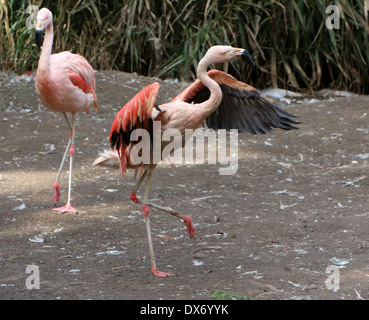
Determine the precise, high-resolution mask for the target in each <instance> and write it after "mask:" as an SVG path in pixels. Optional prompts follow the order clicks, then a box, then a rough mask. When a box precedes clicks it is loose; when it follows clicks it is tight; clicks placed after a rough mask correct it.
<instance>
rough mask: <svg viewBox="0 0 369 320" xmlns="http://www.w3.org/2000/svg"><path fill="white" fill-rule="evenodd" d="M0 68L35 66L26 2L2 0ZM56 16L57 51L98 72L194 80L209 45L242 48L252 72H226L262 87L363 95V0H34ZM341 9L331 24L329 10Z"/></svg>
mask: <svg viewBox="0 0 369 320" xmlns="http://www.w3.org/2000/svg"><path fill="white" fill-rule="evenodd" d="M0 3H1V5H0V18H1V22H0V56H1V60H0V69H5V70H13V71H15V72H18V73H22V72H25V71H27V70H30V69H32V68H35V67H37V60H38V56H39V51H38V49H37V48H36V47H35V45H34V44H33V31H32V30H28V29H27V28H26V27H25V20H26V19H27V17H28V15H27V14H26V13H25V9H26V7H27V6H28V5H29V4H30V3H31V1H20V0H0ZM32 4H36V5H38V6H40V7H48V8H49V9H50V10H51V11H52V12H53V14H54V31H55V38H54V52H59V51H63V50H70V51H72V52H74V53H79V54H82V55H84V56H86V58H87V59H88V60H89V61H90V63H91V64H92V65H93V67H94V68H95V69H116V70H122V71H127V72H137V73H139V74H143V75H149V76H157V77H161V78H167V77H172V78H179V79H181V80H191V79H193V78H194V77H195V75H196V66H197V63H198V61H199V60H200V59H201V57H202V56H203V55H204V53H205V52H206V50H207V49H208V48H209V47H210V46H211V45H214V44H230V45H233V46H238V47H243V48H246V49H248V50H249V51H250V53H251V54H252V56H253V58H254V60H255V62H256V64H257V66H258V67H257V68H256V69H254V70H252V72H251V70H250V66H248V65H245V64H239V63H231V64H229V65H225V66H216V67H218V68H225V69H226V71H229V72H231V73H232V74H234V75H235V76H236V77H238V78H240V79H242V80H244V81H247V82H249V83H251V84H253V85H254V86H257V87H259V88H263V87H267V86H274V87H283V88H288V89H294V90H306V89H308V90H317V89H320V88H323V87H331V88H336V89H346V90H351V91H354V92H357V93H369V77H368V74H369V72H368V64H369V21H368V10H369V1H368V0H359V1H357V0H314V1H308V0H266V1H251V0H240V1H235V0H219V1H214V0H199V1H192V0H178V1H172V0H123V1H122V0H110V1H100V0H78V1H72V0H57V1H47V0H44V1H42V0H39V1H32ZM330 4H335V5H337V6H338V7H339V9H340V28H339V29H333V30H329V29H327V28H326V26H325V21H326V19H327V17H328V16H329V14H327V13H326V12H325V10H326V7H327V6H328V5H330Z"/></svg>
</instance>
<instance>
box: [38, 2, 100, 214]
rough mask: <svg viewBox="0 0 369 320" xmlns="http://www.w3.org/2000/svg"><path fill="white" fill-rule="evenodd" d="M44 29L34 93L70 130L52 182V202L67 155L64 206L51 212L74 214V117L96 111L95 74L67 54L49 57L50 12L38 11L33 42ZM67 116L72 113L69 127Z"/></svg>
mask: <svg viewBox="0 0 369 320" xmlns="http://www.w3.org/2000/svg"><path fill="white" fill-rule="evenodd" d="M43 30H45V39H44V41H43V46H42V51H41V56H40V59H39V62H38V69H37V76H36V91H37V95H38V96H39V98H40V99H41V101H42V103H43V104H44V105H45V106H46V107H47V108H49V109H50V110H52V111H54V112H61V113H62V114H63V115H64V118H65V119H66V121H67V123H68V126H69V128H70V139H69V142H68V144H67V149H66V151H65V153H64V157H63V160H62V162H61V165H60V168H59V172H58V175H57V178H56V181H55V182H54V187H53V188H54V202H55V204H56V203H57V202H58V200H59V197H60V186H59V178H60V174H61V171H62V169H63V165H64V162H65V158H66V156H67V154H68V150H69V156H70V170H69V185H68V200H67V204H66V205H65V206H63V207H60V208H55V209H54V210H56V211H59V212H62V213H63V212H77V210H76V209H75V208H73V207H72V206H71V204H70V201H71V184H72V165H73V157H74V152H75V144H74V140H75V118H76V115H77V113H78V112H79V111H82V110H85V111H86V112H87V110H88V109H90V108H93V109H96V110H98V109H99V105H98V104H97V98H96V94H95V86H96V84H95V74H94V70H93V68H92V67H91V65H90V64H89V63H88V61H87V60H86V59H85V58H84V57H82V56H80V55H78V54H73V53H71V52H69V51H65V52H60V53H57V54H51V50H52V44H53V16H52V13H51V12H50V10H48V9H46V8H42V9H41V10H40V11H39V12H38V14H37V25H36V39H38V38H39V37H40V35H41V33H42V32H43ZM67 113H71V114H72V125H71V124H70V122H69V120H68V116H67Z"/></svg>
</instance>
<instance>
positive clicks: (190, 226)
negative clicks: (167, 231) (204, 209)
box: [183, 216, 195, 238]
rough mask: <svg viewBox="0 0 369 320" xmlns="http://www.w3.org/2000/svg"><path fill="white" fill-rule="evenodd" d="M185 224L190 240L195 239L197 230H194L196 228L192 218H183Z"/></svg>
mask: <svg viewBox="0 0 369 320" xmlns="http://www.w3.org/2000/svg"><path fill="white" fill-rule="evenodd" d="M183 222H184V223H185V225H186V228H187V233H188V235H189V236H190V238H194V237H195V228H194V226H193V224H192V218H191V217H189V216H185V217H184V218H183Z"/></svg>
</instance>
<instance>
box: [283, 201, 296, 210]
mask: <svg viewBox="0 0 369 320" xmlns="http://www.w3.org/2000/svg"><path fill="white" fill-rule="evenodd" d="M279 204H280V207H279V208H280V209H281V210H283V209H286V208H291V207H293V206H295V205H297V203H293V204H291V205H284V204H282V202H281V201H279Z"/></svg>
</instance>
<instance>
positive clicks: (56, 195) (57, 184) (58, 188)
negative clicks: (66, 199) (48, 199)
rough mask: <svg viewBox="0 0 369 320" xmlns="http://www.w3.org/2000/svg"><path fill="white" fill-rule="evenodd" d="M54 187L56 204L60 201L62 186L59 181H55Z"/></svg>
mask: <svg viewBox="0 0 369 320" xmlns="http://www.w3.org/2000/svg"><path fill="white" fill-rule="evenodd" d="M53 188H54V203H55V205H56V204H57V203H58V201H59V198H60V186H59V182H58V181H55V182H54V186H53Z"/></svg>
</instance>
